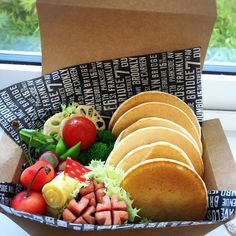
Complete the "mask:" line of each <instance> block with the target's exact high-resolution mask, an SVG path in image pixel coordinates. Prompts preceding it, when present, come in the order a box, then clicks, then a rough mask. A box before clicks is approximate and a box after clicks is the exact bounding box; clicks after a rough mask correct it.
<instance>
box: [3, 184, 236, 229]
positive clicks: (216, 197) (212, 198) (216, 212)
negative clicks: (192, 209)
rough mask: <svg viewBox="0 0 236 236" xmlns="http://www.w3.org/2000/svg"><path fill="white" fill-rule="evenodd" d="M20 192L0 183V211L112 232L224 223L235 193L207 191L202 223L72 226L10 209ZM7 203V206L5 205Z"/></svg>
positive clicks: (232, 209) (54, 222)
mask: <svg viewBox="0 0 236 236" xmlns="http://www.w3.org/2000/svg"><path fill="white" fill-rule="evenodd" d="M20 190H21V186H20V185H14V184H9V183H0V209H1V210H2V211H4V212H6V213H9V214H12V215H15V216H18V217H22V218H26V219H30V220H33V221H38V222H40V223H43V224H49V225H52V226H55V227H64V228H69V229H74V230H78V231H91V230H114V229H143V228H166V227H181V226H190V225H207V224H216V223H219V222H225V221H228V220H230V219H232V218H233V216H234V214H235V207H236V191H221V190H209V191H208V209H207V213H206V217H205V219H204V220H202V221H171V222H152V223H145V224H125V225H108V226H104V225H101V226H99V225H90V224H84V225H82V224H73V223H69V222H66V221H63V220H59V219H56V218H53V217H49V216H39V215H34V214H29V213H26V212H22V211H17V210H15V209H13V208H10V207H9V206H7V205H9V204H10V201H11V199H12V197H13V196H14V194H16V193H17V192H19V191H20ZM6 203H7V204H6Z"/></svg>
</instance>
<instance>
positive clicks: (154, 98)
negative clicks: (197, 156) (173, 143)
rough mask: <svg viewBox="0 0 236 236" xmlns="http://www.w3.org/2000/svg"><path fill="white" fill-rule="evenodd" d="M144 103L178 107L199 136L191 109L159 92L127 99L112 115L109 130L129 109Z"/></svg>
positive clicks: (147, 92)
mask: <svg viewBox="0 0 236 236" xmlns="http://www.w3.org/2000/svg"><path fill="white" fill-rule="evenodd" d="M146 102H164V103H167V104H170V105H173V106H176V107H178V108H179V109H181V110H182V111H183V112H185V113H186V114H187V115H188V116H189V118H190V119H191V120H192V122H193V123H194V125H195V127H196V129H197V132H198V134H199V135H201V127H200V125H199V122H198V120H197V117H196V115H195V114H194V112H193V111H192V109H191V108H190V107H189V106H188V105H187V104H186V103H185V102H184V101H182V100H181V99H179V98H178V97H176V96H174V95H171V94H169V93H164V92H160V91H146V92H141V93H139V94H137V95H135V96H132V97H131V98H129V99H127V100H126V101H125V102H123V103H122V104H121V105H120V106H119V107H118V109H117V110H116V111H115V113H114V114H113V116H112V118H111V120H110V123H109V129H112V128H113V126H114V124H115V123H116V121H117V120H118V119H119V118H120V117H121V116H122V115H123V114H124V113H125V112H126V111H128V110H129V109H131V108H133V107H135V106H137V105H140V104H142V103H146Z"/></svg>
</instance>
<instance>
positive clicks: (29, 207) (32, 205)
mask: <svg viewBox="0 0 236 236" xmlns="http://www.w3.org/2000/svg"><path fill="white" fill-rule="evenodd" d="M26 192H27V191H26V190H25V191H22V192H20V193H18V194H17V195H16V196H15V197H14V198H13V199H12V202H11V207H12V208H14V209H16V210H18V211H24V212H28V213H31V214H39V215H42V214H43V213H45V211H46V202H45V200H44V198H43V196H42V194H40V193H38V192H30V193H29V196H27V197H26Z"/></svg>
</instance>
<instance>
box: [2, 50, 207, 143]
mask: <svg viewBox="0 0 236 236" xmlns="http://www.w3.org/2000/svg"><path fill="white" fill-rule="evenodd" d="M150 90H158V91H163V92H168V93H170V94H173V95H175V96H177V97H179V98H180V99H182V100H183V101H185V102H186V103H187V104H188V105H189V106H190V107H191V108H192V109H193V111H194V112H195V114H196V115H197V117H198V120H199V121H200V122H201V121H202V119H203V106H202V89H201V69H200V48H192V49H186V50H180V51H173V52H163V53H156V54H151V55H143V56H136V57H125V58H120V59H114V60H106V61H98V62H92V63H87V64H81V65H77V66H72V67H68V68H64V69H60V70H57V71H54V72H52V73H50V74H46V75H44V76H41V77H39V78H36V79H31V80H27V81H24V82H20V83H17V84H14V85H12V86H9V87H7V88H5V89H3V90H1V91H0V125H1V127H2V128H3V129H4V131H5V132H6V133H7V134H8V135H10V137H11V138H13V139H14V140H15V141H16V142H17V143H18V144H20V141H19V137H18V134H17V131H16V130H15V129H14V128H13V127H12V122H13V121H15V120H17V121H18V122H19V125H20V127H24V128H33V129H41V128H42V127H43V124H44V123H45V121H46V120H47V119H48V118H49V116H51V115H52V114H54V113H56V112H59V111H60V109H61V104H68V103H70V102H78V103H79V104H85V105H92V106H94V107H95V109H96V110H97V111H98V112H99V113H100V114H101V115H102V116H103V117H104V118H108V119H109V118H110V117H111V116H112V114H113V113H114V111H115V110H116V109H117V108H118V106H119V105H120V104H121V103H122V102H123V101H125V100H126V99H128V98H129V97H131V96H133V95H135V94H137V93H139V92H141V91H150Z"/></svg>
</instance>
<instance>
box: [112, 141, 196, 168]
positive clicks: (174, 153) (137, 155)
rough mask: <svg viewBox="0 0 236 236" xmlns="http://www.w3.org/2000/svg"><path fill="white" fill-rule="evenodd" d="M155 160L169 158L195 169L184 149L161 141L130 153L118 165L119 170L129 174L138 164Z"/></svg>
mask: <svg viewBox="0 0 236 236" xmlns="http://www.w3.org/2000/svg"><path fill="white" fill-rule="evenodd" d="M155 158H167V159H172V160H176V161H180V162H182V163H184V164H186V165H188V166H189V167H190V168H192V169H194V167H193V164H192V162H191V161H190V159H189V157H188V156H187V154H186V153H185V152H184V151H183V150H182V149H180V148H178V147H177V146H176V145H174V144H171V143H168V142H161V141H160V142H155V143H151V144H147V145H143V146H140V147H137V148H135V149H133V150H132V151H130V152H128V153H127V154H126V155H125V157H124V158H123V159H121V161H120V162H119V163H118V165H117V168H121V169H123V170H124V172H127V171H128V170H129V169H130V168H131V167H133V166H135V165H136V164H138V163H140V162H142V161H146V160H150V159H155Z"/></svg>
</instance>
